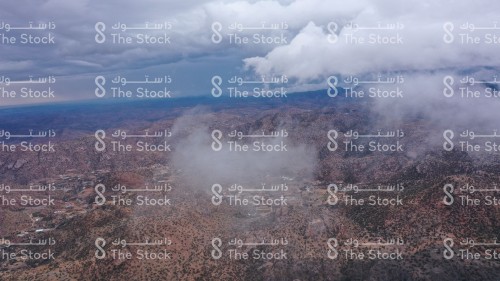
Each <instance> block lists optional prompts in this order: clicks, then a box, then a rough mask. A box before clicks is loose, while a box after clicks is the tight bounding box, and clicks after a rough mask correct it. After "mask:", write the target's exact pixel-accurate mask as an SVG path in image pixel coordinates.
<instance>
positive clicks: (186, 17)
mask: <svg viewBox="0 0 500 281" xmlns="http://www.w3.org/2000/svg"><path fill="white" fill-rule="evenodd" d="M499 5H500V4H499V3H498V2H496V1H490V0H482V1H479V2H477V3H475V4H474V5H471V4H470V2H469V1H430V0H424V1H417V0H411V1H405V2H401V1H395V0H375V1H365V0H356V1H348V2H346V1H340V0H281V1H263V0H262V1H255V0H254V1H237V0H235V1H229V0H228V1H194V0H188V1H160V0H146V1H140V2H138V1H118V0H112V1H97V0H79V1H76V0H73V1H68V0H47V1H34V0H21V1H16V2H5V3H2V4H1V6H2V9H1V10H0V20H1V21H3V22H8V23H9V24H11V25H19V26H21V25H26V24H28V23H29V22H33V23H34V24H38V23H46V22H51V21H53V22H55V23H56V25H57V28H56V29H55V30H53V33H54V36H55V40H56V44H55V45H50V46H19V45H14V46H9V45H6V44H3V45H0V52H1V53H2V55H1V56H0V71H1V72H2V73H3V74H7V75H10V76H13V77H14V78H15V77H18V78H20V79H25V78H26V76H27V75H33V76H37V75H55V76H57V77H58V78H59V79H58V82H59V83H58V84H59V85H58V87H59V88H60V91H59V92H61V93H62V94H61V95H63V97H62V100H69V99H78V98H84V97H88V96H89V92H92V84H93V77H95V76H96V75H135V76H141V75H142V76H143V75H144V74H145V73H147V74H153V75H154V74H156V73H159V74H161V73H165V72H172V73H175V74H176V75H177V76H178V77H180V78H179V79H178V81H179V82H182V83H178V85H179V87H178V89H176V92H178V93H179V94H180V95H188V93H187V92H188V91H187V90H188V89H189V92H190V93H189V94H193V93H198V94H200V95H201V94H206V92H208V91H209V88H208V90H207V89H205V88H206V87H205V86H204V85H206V84H205V83H199V84H200V85H203V86H200V87H199V88H196V87H195V88H192V87H191V88H190V87H188V86H187V84H189V83H188V82H192V76H193V75H195V76H197V77H198V79H204V80H203V81H205V80H206V81H207V82H209V81H210V75H213V74H214V73H217V72H225V73H231V72H238V71H239V72H245V73H249V74H250V75H255V76H257V75H272V74H278V75H281V74H286V75H287V76H289V77H290V78H292V79H293V80H292V81H295V82H296V83H295V84H293V83H292V84H291V86H290V88H291V89H292V90H293V89H295V90H297V91H300V90H311V89H321V88H325V84H326V83H325V80H326V79H327V78H328V77H329V76H330V75H373V74H374V73H377V72H397V71H400V72H405V73H407V75H410V74H411V73H418V75H419V76H415V77H417V78H420V77H424V76H432V77H434V78H433V79H431V81H435V80H436V81H439V79H438V78H439V77H440V75H442V74H443V73H444V74H443V75H446V73H450V75H457V74H458V73H460V71H463V70H464V69H475V70H474V71H476V70H477V71H479V72H478V75H480V76H481V77H480V78H481V79H487V76H484V75H485V72H484V71H481V69H484V68H496V62H497V61H498V59H499V56H500V53H498V52H497V48H496V47H495V46H494V45H485V44H482V45H474V44H465V45H464V44H458V43H457V40H458V39H459V34H458V33H459V30H460V28H459V26H460V25H461V24H464V23H472V24H475V25H476V26H490V25H493V24H495V20H496V18H497V15H496V10H497V9H495V7H498V6H499ZM98 22H103V23H105V24H106V26H107V29H106V32H109V31H110V30H111V26H112V25H113V24H116V23H118V22H119V23H124V24H126V25H127V26H132V27H134V26H141V25H144V24H145V23H146V22H149V23H152V24H155V23H163V22H169V23H170V24H171V25H172V28H171V30H168V32H167V33H168V36H170V37H171V44H170V45H168V46H165V45H161V44H159V45H154V46H149V45H147V46H146V45H140V44H125V45H124V44H110V42H109V40H108V41H107V42H106V43H104V44H98V43H96V40H95V36H96V35H97V32H96V29H95V25H96V23H98ZM215 22H217V23H219V24H220V26H222V27H223V28H222V30H221V32H222V33H224V32H226V33H227V32H229V30H228V27H229V26H231V25H233V24H241V25H242V26H257V27H258V26H261V25H264V26H265V25H269V24H276V23H286V26H287V28H286V29H284V30H281V31H278V33H283V35H284V36H285V38H286V42H284V43H283V44H278V45H273V44H249V45H237V44H229V43H228V41H227V40H224V41H223V42H222V43H220V44H214V42H213V41H212V37H213V35H214V31H213V29H212V26H213V24H214V23H215ZM332 23H335V24H336V26H337V29H335V30H334V32H332ZM350 23H354V24H357V25H359V26H364V27H376V26H378V25H386V24H395V23H400V24H402V25H403V26H404V28H402V29H401V30H399V31H398V33H400V36H401V37H402V40H403V43H404V44H402V45H397V44H396V45H390V44H389V45H377V44H375V45H355V44H352V43H349V42H345V41H344V39H345V36H346V34H348V33H349V30H348V28H346V27H347V26H348V24H350ZM445 23H453V25H454V29H453V30H452V32H451V33H452V34H453V35H454V36H455V38H454V39H455V40H456V41H455V42H454V43H452V44H447V43H445V42H444V41H443V37H444V36H445V35H447V34H446V32H445V30H444V24H445ZM252 32H253V31H252V30H246V31H242V32H241V35H248V36H250V35H251V34H252ZM372 32H373V31H370V30H357V31H356V35H357V36H368V34H369V33H372ZM0 33H6V32H4V31H3V32H0ZM271 33H272V32H271ZM382 34H384V33H382ZM471 34H472V32H471ZM474 34H478V31H477V30H476V31H475V33H474ZM332 35H335V36H337V37H338V41H337V42H336V43H332V42H330V41H329V40H328V39H329V38H330V37H331V36H332ZM108 39H109V33H108ZM226 39H227V38H226ZM217 61H220V62H219V63H218V62H217ZM486 73H487V74H488V75H490V74H491V73H489V72H486ZM436 75H439V76H436ZM441 79H442V78H441ZM418 81H420V80H418ZM181 84H182V85H181ZM207 84H208V83H207ZM427 84H429V85H431V84H432V85H435V86H436V87H438V88H429V87H430V86H429V85H423V86H425V87H422V88H421V89H425V90H423V91H425V92H436V91H441V90H442V89H441V88H442V85H439V86H438V84H439V83H437V84H436V83H427ZM421 86H422V85H421ZM204 87H205V88H204ZM408 92H411V90H408ZM416 94H417V93H416ZM418 95H421V94H418ZM406 100H408V102H409V103H410V101H411V102H415V101H416V100H421V99H420V98H414V99H413V98H408V99H406ZM385 103H386V102H383V104H385Z"/></svg>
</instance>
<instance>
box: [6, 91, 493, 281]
mask: <svg viewBox="0 0 500 281" xmlns="http://www.w3.org/2000/svg"><path fill="white" fill-rule="evenodd" d="M324 96H326V95H324V93H320V92H314V93H307V94H297V95H296V96H293V97H291V98H289V99H288V100H280V101H265V102H258V101H248V102H247V101H245V102H243V101H234V102H213V101H210V100H198V99H192V100H191V99H186V100H178V101H169V102H168V103H166V104H158V103H152V102H142V103H123V104H113V105H108V104H83V105H78V106H77V105H57V106H47V107H43V106H42V107H36V108H35V109H33V108H29V109H24V108H17V109H5V110H0V130H5V131H12V132H15V133H16V134H21V133H26V132H28V131H29V130H30V129H34V130H36V131H38V130H54V131H55V132H56V136H55V137H54V138H53V139H51V140H50V141H51V142H53V143H55V149H54V150H55V151H54V152H51V153H46V152H23V151H15V152H12V151H2V152H0V184H2V187H0V196H3V197H2V198H4V199H8V200H12V199H14V200H15V201H16V203H15V204H7V203H5V202H7V201H3V202H4V203H3V204H2V205H0V210H1V211H0V239H1V240H0V242H1V243H0V253H2V256H1V257H0V258H1V259H0V279H1V280H124V279H128V280H495V278H497V275H498V272H499V270H500V266H499V262H498V260H495V259H494V258H491V259H488V258H486V257H487V255H486V254H485V252H486V251H488V250H492V251H493V250H496V248H495V245H494V244H491V243H489V242H491V241H495V244H496V239H497V234H498V233H499V230H500V229H499V226H500V221H499V220H500V214H499V207H498V205H495V204H485V202H486V201H485V198H486V197H487V196H492V197H494V196H495V193H494V192H495V191H496V189H493V191H492V190H487V189H488V188H493V186H494V185H496V184H498V183H499V182H500V174H499V173H498V171H499V168H500V159H499V158H498V155H491V156H490V157H488V158H485V157H482V156H478V155H474V154H471V155H469V154H468V153H466V152H462V151H459V150H457V149H454V150H451V151H446V150H443V147H442V141H441V140H440V138H439V137H440V136H441V135H440V134H442V131H441V132H440V131H439V129H438V128H435V127H433V125H432V124H429V123H428V121H427V120H426V119H425V118H423V117H422V118H408V119H405V120H402V121H400V122H398V123H387V122H381V121H380V120H379V119H378V116H377V114H376V113H374V112H371V110H370V104H369V103H365V102H354V101H351V100H348V99H337V100H334V99H330V98H325V97H324ZM89 111H92V114H88V112H89ZM70 113H71V114H70ZM98 130H102V131H103V132H105V135H106V137H105V138H104V140H103V142H104V144H105V145H106V149H104V150H103V151H100V150H99V149H98V146H99V145H102V143H100V142H99V138H98V136H100V137H101V138H102V136H103V135H102V134H101V135H98V134H97V131H98ZM119 130H121V131H127V132H128V134H129V135H132V134H133V135H141V136H144V135H145V134H146V133H145V132H148V133H151V134H152V135H153V134H154V132H167V131H168V132H171V135H169V136H168V137H167V136H165V137H164V138H155V139H152V140H151V141H150V143H151V144H154V145H161V144H166V145H170V147H169V148H170V149H169V150H166V151H138V150H137V149H136V148H137V147H136V145H137V142H138V141H141V140H143V139H138V138H134V137H131V138H128V139H126V138H124V139H120V134H117V137H116V140H117V141H121V145H124V146H126V145H130V147H133V149H131V150H130V151H114V150H113V149H112V143H111V141H113V140H114V139H113V136H112V135H113V134H114V133H116V132H117V131H119ZM214 130H218V131H220V132H222V134H223V137H222V138H218V140H222V141H227V140H228V139H229V138H228V136H229V135H230V134H231V132H233V131H236V132H241V133H242V134H243V135H247V136H248V135H255V134H264V135H269V134H271V133H272V132H284V131H286V132H287V137H286V138H283V140H281V141H282V142H284V143H285V144H286V145H287V150H286V151H281V152H276V151H273V152H268V153H252V152H245V151H229V152H228V146H227V145H226V146H223V147H222V149H221V151H220V153H218V154H217V151H213V150H212V149H211V147H213V145H214V144H215V145H217V142H216V141H215V139H214V138H213V137H214ZM332 130H335V131H336V133H337V137H336V138H332V136H333V135H334V134H333V133H331V131H332ZM352 130H356V131H357V132H359V133H360V134H365V135H366V134H372V135H374V134H377V131H382V132H385V131H398V130H400V131H403V132H404V136H403V135H401V136H400V138H399V139H398V141H399V144H401V145H402V147H403V148H404V149H403V150H402V151H370V150H369V149H366V150H364V151H355V150H353V149H349V150H347V149H344V148H345V147H344V144H345V143H344V141H345V142H347V141H349V140H350V139H349V138H350V137H349V136H346V135H349V132H350V131H352ZM433 133H434V135H436V136H437V137H436V138H431V137H429V135H431V134H433ZM257 139H258V138H257ZM332 139H333V140H336V141H337V142H338V148H337V149H336V150H333V149H331V145H332ZM374 139H375V140H377V139H376V138H374V137H372V138H369V139H361V138H360V139H356V140H355V141H356V144H357V145H359V144H364V145H365V146H366V147H368V146H369V142H370V141H372V140H374ZM435 139H438V140H439V141H436V140H435ZM2 140H3V139H2ZM23 140H26V141H33V143H35V144H43V143H44V142H46V141H47V140H36V139H34V138H26V139H21V140H16V139H10V140H5V142H6V143H7V144H14V145H19V141H23ZM258 140H261V139H258ZM240 141H241V144H248V145H249V146H250V147H252V142H253V141H254V139H240ZM384 141H387V142H389V144H390V142H394V141H395V140H394V139H389V140H381V142H384ZM273 144H274V143H273ZM383 144H385V143H383ZM332 150H333V151H332ZM232 168H233V169H234V170H231V169H232ZM469 185H473V186H475V187H476V190H474V189H470V188H468V189H467V188H462V187H466V186H469ZM6 186H7V187H8V188H5V187H6ZM450 186H452V189H449V188H450ZM40 187H45V188H40ZM103 187H104V189H103ZM123 187H126V188H123ZM153 187H155V188H156V189H154V188H153ZM271 187H275V189H268V188H271ZM390 187H391V188H390ZM150 188H151V189H150ZM219 188H220V189H219ZM335 188H337V189H336V190H335ZM8 189H11V190H10V191H8ZM12 189H18V190H21V191H12ZM30 189H38V192H31V191H33V190H31V191H28V190H30ZM363 189H366V190H363ZM23 190H24V191H23ZM446 191H448V193H446ZM448 194H451V197H453V200H454V202H452V203H451V204H447V202H448V203H449V202H450V200H451V199H450V197H449V196H448V197H447V195H448ZM23 195H30V196H32V198H31V199H33V200H32V201H36V199H39V201H40V202H41V201H43V199H47V198H49V197H50V199H53V201H52V202H51V203H50V204H46V205H44V204H41V205H39V206H36V204H24V205H23V204H21V202H23V201H22V200H23V198H22V196H23ZM217 195H219V196H217ZM461 195H464V196H465V195H467V196H469V199H471V200H473V199H478V200H482V201H481V202H482V203H481V204H477V205H464V204H461V203H462V201H461V200H465V199H462V197H460V196H461ZM238 196H239V197H238ZM256 196H257V198H265V199H270V200H271V201H265V202H267V203H269V202H273V203H272V204H263V203H262V202H264V201H259V202H261V204H258V205H256V204H253V205H252V204H249V205H232V204H231V202H233V201H231V200H234V199H235V198H239V199H242V200H243V199H247V200H249V201H250V202H253V200H254V198H255V197H256ZM118 197H119V199H117V200H121V201H117V202H123V204H119V203H115V201H114V199H113V198H118ZM146 197H147V198H148V199H151V200H153V201H154V202H156V203H157V204H156V205H147V204H142V202H144V198H146ZM103 198H104V199H103ZM162 200H163V201H162ZM283 200H285V201H283ZM362 200H363V201H362ZM377 200H378V201H377ZM124 202H128V203H124ZM162 202H163V203H164V204H161V203H162ZM283 202H286V203H283ZM371 202H377V204H373V205H372V204H371ZM233 203H234V202H233ZM270 205H271V206H270ZM447 239H451V240H452V243H453V244H449V243H450V240H447ZM468 240H474V241H475V242H476V244H474V243H470V242H469V243H462V241H468ZM38 241H42V242H44V241H45V242H46V243H39V244H41V245H39V244H37V243H34V242H38ZM51 241H53V243H50V242H51ZM124 241H126V242H124ZM152 241H155V242H158V243H153V244H148V243H149V242H152ZM160 242H161V243H160ZM141 243H142V244H141ZM144 243H146V244H147V245H144ZM481 243H483V244H487V245H480V244H481ZM450 245H451V247H452V249H453V252H454V255H453V256H452V257H451V258H447V257H449V254H450V252H449V251H448V248H446V246H449V247H450ZM460 250H468V251H470V253H472V254H471V255H473V254H474V253H481V257H480V258H477V259H466V258H462V257H461V256H460V253H461V251H460ZM26 251H32V252H34V253H52V254H53V256H51V257H49V258H43V257H42V258H39V259H36V258H24V257H25V256H23V253H25V252H26ZM376 253H379V255H376ZM13 254H14V255H13ZM372 254H373V255H375V256H374V257H372V256H371V255H372ZM245 255H248V258H246V259H245V258H244V257H245ZM498 258H500V257H498Z"/></svg>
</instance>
